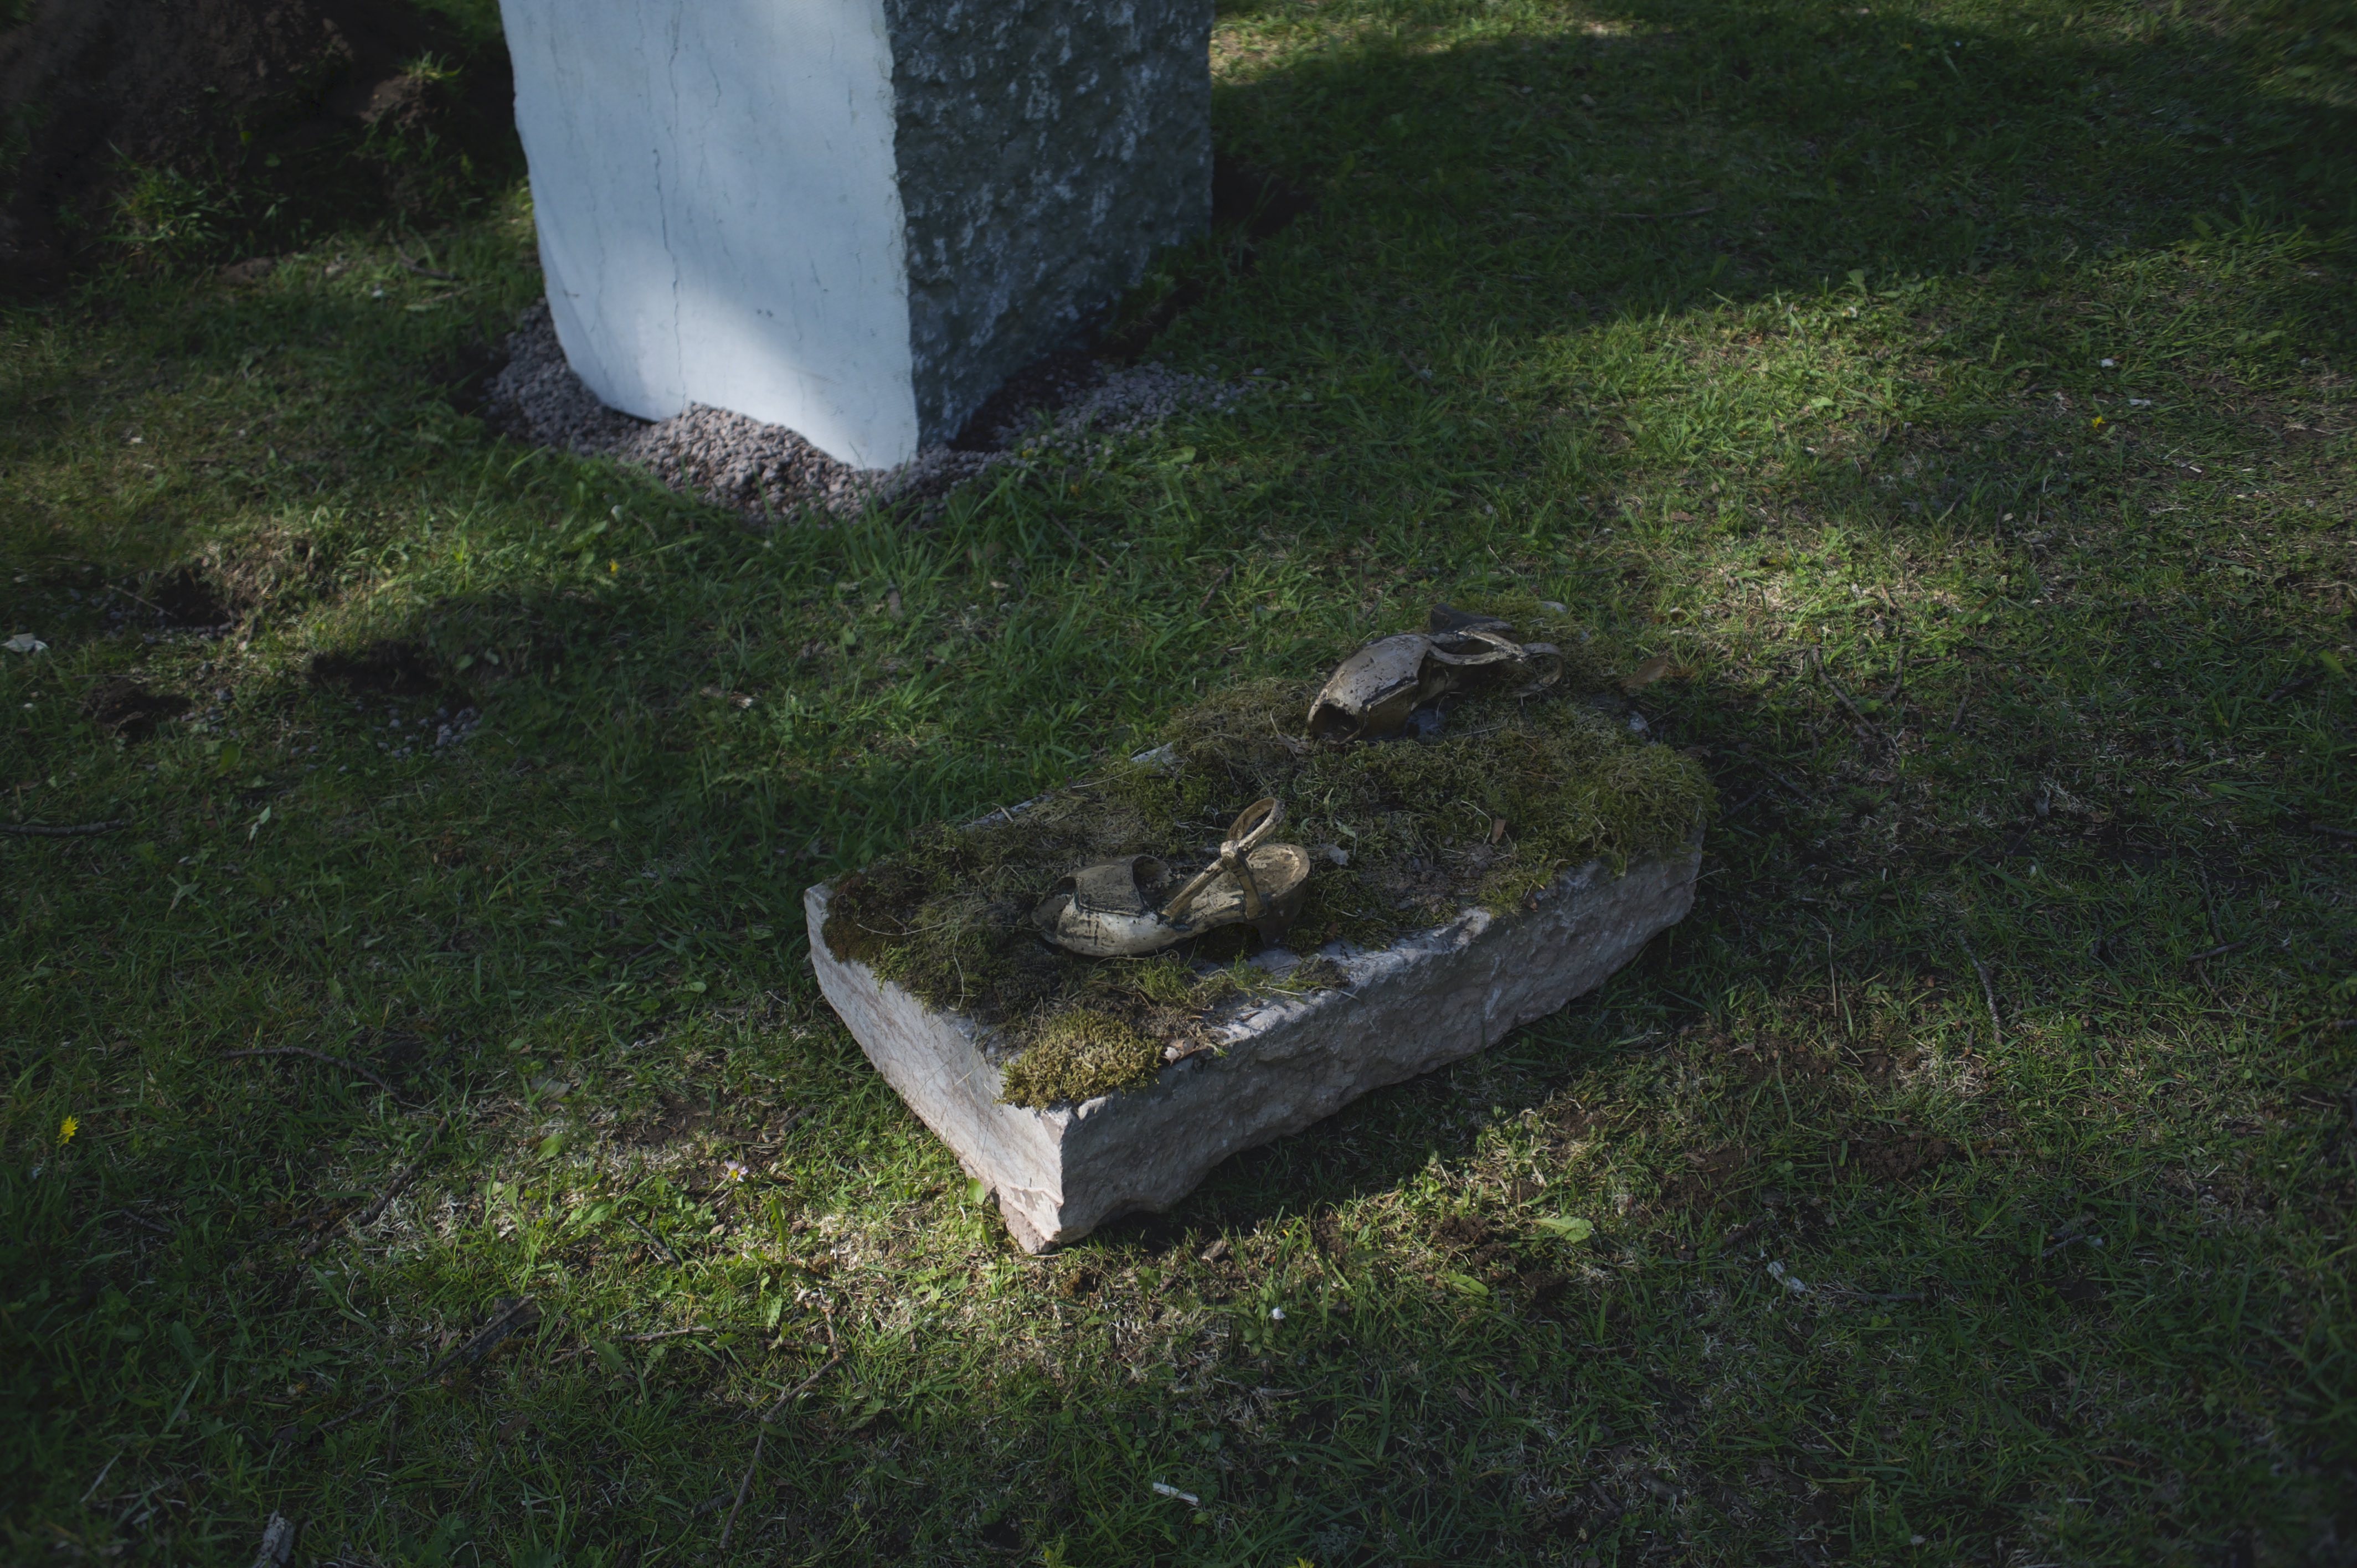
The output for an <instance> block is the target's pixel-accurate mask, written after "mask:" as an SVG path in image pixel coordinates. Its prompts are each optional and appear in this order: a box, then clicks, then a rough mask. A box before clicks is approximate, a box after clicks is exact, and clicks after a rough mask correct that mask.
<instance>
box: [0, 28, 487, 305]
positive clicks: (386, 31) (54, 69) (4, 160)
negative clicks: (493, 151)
mask: <svg viewBox="0 0 2357 1568" xmlns="http://www.w3.org/2000/svg"><path fill="white" fill-rule="evenodd" d="M512 96H513V89H512V85H511V81H510V78H509V73H508V69H507V61H506V58H505V56H504V54H502V53H500V51H498V50H497V49H495V48H494V49H486V48H482V47H479V46H476V45H473V44H471V43H470V42H469V40H468V39H466V38H462V37H460V36H459V35H458V34H457V33H456V32H455V31H454V30H453V29H452V28H450V27H448V26H447V25H446V24H444V23H442V22H441V21H440V20H438V19H436V18H435V17H432V16H427V15H425V14H424V13H421V12H418V11H415V10H413V9H411V8H410V7H409V6H407V5H402V4H400V3H399V0H32V5H31V7H30V11H29V14H28V15H27V17H26V19H25V20H24V21H22V22H20V23H18V24H17V25H16V26H14V27H8V28H6V29H5V31H0V288H6V289H11V290H18V291H21V290H26V289H30V288H37V287H40V286H45V285H53V284H55V283H57V282H59V281H60V280H61V279H62V278H63V277H64V276H65V275H66V274H67V273H68V272H69V271H70V268H71V267H72V266H73V264H74V263H77V262H78V261H81V260H82V259H84V258H86V257H87V256H89V255H90V254H91V253H92V252H93V251H94V250H95V249H96V248H97V246H98V245H99V244H100V243H101V242H102V241H103V240H105V239H106V238H107V237H108V236H109V235H110V234H120V233H121V232H122V231H123V230H124V227H125V225H126V224H127V225H128V226H129V227H130V228H132V229H133V230H137V229H138V228H140V226H141V225H143V224H144V225H146V226H147V228H148V229H149V230H150V231H151V232H150V235H149V238H150V239H151V240H153V241H155V242H156V243H158V244H160V245H165V246H167V248H169V249H170V250H171V251H173V252H175V253H176V254H186V253H188V252H192V251H202V250H204V249H206V248H208V247H209V246H210V247H212V248H221V247H231V246H234V245H235V244H236V242H237V239H238V234H239V231H241V230H242V229H243V228H245V227H247V226H249V224H250V221H251V220H252V218H253V217H257V216H259V211H260V209H259V208H258V209H257V211H256V212H255V213H254V214H248V213H246V212H245V211H243V210H242V208H241V207H240V205H239V203H240V201H241V199H242V200H245V201H250V202H254V203H259V204H261V206H262V207H275V208H277V209H281V210H280V212H279V214H278V221H279V223H280V226H281V227H284V226H285V216H286V210H287V209H290V208H291V209H311V208H316V207H318V206H319V205H320V203H322V202H323V201H328V200H330V199H341V200H345V201H348V202H353V203H358V204H359V205H360V206H361V207H363V208H366V209H371V210H373V211H382V209H383V207H384V206H386V205H387V204H388V203H389V204H390V205H392V206H393V207H394V208H395V209H405V208H411V207H414V205H415V203H416V200H417V199H418V198H419V197H420V196H421V195H422V194H423V187H422V185H421V180H425V179H426V173H427V170H428V167H429V166H431V165H432V164H433V163H434V157H433V156H432V155H433V153H434V151H435V149H436V148H440V149H442V150H444V151H455V150H457V147H458V146H459V145H462V144H464V145H468V146H469V147H472V148H474V149H475V153H476V156H477V158H478V161H479V160H480V155H481V152H482V149H483V147H484V146H485V145H494V144H502V143H511V142H512V140H513V128H512V125H511V100H512ZM356 149H357V150H361V151H362V152H364V153H366V154H367V155H368V156H359V157H355V156H353V155H354V153H355V151H356ZM494 161H498V160H496V159H494ZM143 171H145V172H144V174H143ZM356 176H358V177H356ZM143 180H144V184H143ZM427 183H430V180H428V181H427ZM126 204H127V205H126Z"/></svg>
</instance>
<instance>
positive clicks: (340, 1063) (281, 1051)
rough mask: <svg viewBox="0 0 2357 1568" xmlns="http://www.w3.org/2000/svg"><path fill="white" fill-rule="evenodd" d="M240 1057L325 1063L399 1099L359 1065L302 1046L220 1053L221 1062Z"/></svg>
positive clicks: (392, 1090)
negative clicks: (308, 1059)
mask: <svg viewBox="0 0 2357 1568" xmlns="http://www.w3.org/2000/svg"><path fill="white" fill-rule="evenodd" d="M240 1057H307V1058H310V1059H311V1060H313V1061H315V1062H325V1063H327V1064H328V1066H329V1067H339V1068H342V1069H344V1070H345V1071H346V1072H350V1073H357V1074H358V1075H359V1076H361V1078H364V1079H368V1080H369V1081H370V1082H371V1083H372V1084H375V1085H376V1086H377V1087H378V1088H379V1089H382V1090H384V1091H385V1092H386V1093H387V1094H390V1095H392V1096H393V1099H395V1100H399V1099H400V1098H401V1096H400V1094H399V1093H397V1092H395V1090H394V1089H393V1085H391V1084H389V1083H387V1082H385V1080H384V1079H381V1078H379V1077H378V1076H377V1075H376V1074H374V1073H372V1072H371V1071H369V1069H366V1068H364V1067H362V1066H361V1064H360V1063H358V1062H356V1061H352V1060H350V1059H348V1058H344V1057H335V1056H329V1055H328V1053H327V1052H325V1051H314V1050H309V1049H307V1048H306V1047H302V1046H256V1047H253V1048H252V1049H250V1050H242V1051H223V1052H222V1053H221V1060H223V1061H234V1060H236V1059H237V1058H240Z"/></svg>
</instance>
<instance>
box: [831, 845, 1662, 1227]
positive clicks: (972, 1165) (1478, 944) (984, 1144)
mask: <svg viewBox="0 0 2357 1568" xmlns="http://www.w3.org/2000/svg"><path fill="white" fill-rule="evenodd" d="M1701 859H1702V852H1701V849H1700V847H1699V846H1696V847H1695V848H1694V849H1693V850H1690V851H1688V852H1686V853H1684V854H1676V855H1672V856H1667V857H1663V858H1659V859H1653V860H1648V861H1642V862H1640V863H1638V864H1636V865H1631V867H1630V868H1629V870H1628V872H1627V874H1626V875H1621V876H1617V877H1616V876H1613V875H1609V873H1608V872H1607V871H1606V869H1605V868H1604V866H1603V865H1601V864H1600V863H1595V864H1590V865H1586V866H1583V867H1581V868H1579V869H1578V870H1576V871H1570V872H1566V873H1565V874H1564V875H1563V876H1561V877H1559V878H1558V879H1557V880H1556V881H1555V884H1554V885H1553V886H1551V887H1549V888H1548V889H1547V891H1546V892H1545V893H1544V894H1543V895H1541V896H1540V897H1539V898H1538V900H1537V901H1536V905H1535V907H1534V908H1528V909H1524V910H1521V911H1517V912H1515V913H1513V914H1511V915H1505V916H1496V915H1491V913H1489V912H1488V911H1487V910H1482V909H1471V910H1468V911H1466V912H1465V913H1464V914H1462V915H1459V916H1458V918H1456V919H1454V920H1451V921H1449V922H1448V924H1446V925H1443V926H1437V927H1435V928H1433V929H1429V930H1426V931H1421V932H1418V933H1416V934H1415V935H1413V936H1409V937H1405V938H1403V939H1402V940H1399V941H1397V942H1395V943H1394V944H1393V945H1392V946H1390V947H1388V948H1384V949H1382V950H1376V951H1364V950H1357V949H1352V948H1349V947H1346V946H1343V945H1340V944H1336V945H1334V946H1331V947H1329V948H1327V949H1325V950H1324V951H1323V956H1326V957H1329V958H1331V959H1333V960H1334V961H1336V962H1338V963H1340V965H1341V966H1342V968H1343V970H1344V972H1345V974H1346V975H1347V977H1348V978H1347V983H1345V984H1344V985H1342V986H1340V987H1339V988H1336V989H1329V990H1320V991H1315V992H1311V993H1308V994H1306V995H1302V996H1291V997H1279V998H1275V999H1270V998H1261V999H1257V1000H1254V1001H1251V1002H1247V1003H1243V1004H1239V1005H1238V1007H1237V1008H1236V1009H1235V1010H1234V1011H1233V1012H1232V1014H1231V1015H1229V1016H1226V1017H1224V1018H1222V1019H1220V1020H1218V1032H1219V1034H1220V1036H1221V1044H1220V1046H1219V1047H1218V1049H1217V1050H1216V1051H1207V1052H1200V1053H1198V1054H1196V1055H1193V1056H1189V1057H1187V1058H1183V1059H1181V1060H1179V1061H1178V1062H1175V1063H1173V1064H1172V1065H1170V1066H1169V1067H1167V1068H1165V1069H1163V1070H1162V1073H1161V1076H1160V1077H1159V1078H1158V1079H1157V1080H1156V1081H1155V1082H1154V1083H1153V1084H1152V1085H1150V1086H1147V1087H1144V1088H1140V1089H1133V1090H1125V1091H1124V1092H1121V1093H1118V1094H1111V1095H1104V1096H1101V1097H1100V1098H1098V1099H1095V1100H1091V1101H1086V1102H1085V1103H1083V1104H1080V1105H1061V1106H1055V1107H1052V1108H1050V1109H1049V1110H1046V1111H1035V1110H1030V1109H1028V1108H1025V1107H1022V1106H1016V1105H1004V1104H1001V1103H999V1100H998V1095H999V1084H1000V1075H999V1069H997V1068H996V1067H995V1066H993V1065H992V1064H991V1062H990V1060H989V1058H988V1056H987V1054H986V1050H985V1046H986V1041H985V1038H984V1037H983V1034H982V1032H981V1031H979V1030H978V1029H977V1027H976V1026H975V1025H974V1022H973V1021H972V1020H971V1019H968V1018H965V1017H963V1016H961V1015H957V1014H954V1013H948V1012H942V1011H938V1010H935V1009H933V1008H930V1007H927V1006H925V1005H924V1004H922V1003H920V1002H919V1001H918V1000H917V999H916V998H915V997H913V996H911V995H909V993H907V992H906V991H903V990H902V989H901V988H900V987H899V986H898V985H895V984H892V983H889V982H879V981H878V980H877V978H876V974H875V972H874V971H872V970H870V969H869V968H868V967H867V966H866V965H865V964H862V963H858V962H856V961H842V960H838V959H836V958H835V957H834V955H833V954H832V953H830V952H829V951H828V950H827V947H826V942H825V940H824V938H823V931H824V930H825V927H826V908H827V897H828V893H829V889H828V888H827V887H826V886H824V885H821V886H816V887H813V888H811V889H810V890H809V892H808V893H807V894H805V895H804V897H803V907H804V908H805V910H806V912H807V913H808V916H809V919H810V931H811V961H812V963H813V967H814V968H815V969H816V970H817V972H818V981H819V987H820V989H821V990H822V991H823V992H824V993H826V999H827V1001H828V1002H830V1003H832V1004H834V1010H835V1011H836V1013H838V1014H840V1015H842V1017H843V1020H844V1023H845V1025H846V1026H849V1028H850V1030H851V1032H852V1035H853V1036H854V1037H856V1039H857V1040H858V1041H859V1045H860V1048H861V1049H862V1050H864V1051H866V1053H867V1058H868V1060H870V1061H871V1062H873V1063H875V1064H876V1068H877V1070H878V1071H880V1072H881V1073H883V1075H884V1077H885V1079H886V1080H887V1081H888V1082H889V1083H890V1084H891V1085H892V1087H893V1088H894V1089H895V1090H899V1094H900V1097H901V1098H902V1099H903V1100H905V1101H908V1103H909V1108H910V1109H911V1110H913V1111H915V1112H916V1113H917V1114H918V1116H919V1117H920V1118H921V1119H922V1120H923V1121H924V1122H925V1124H926V1125H927V1126H929V1127H931V1129H932V1130H933V1131H934V1132H935V1133H938V1134H940V1136H941V1138H942V1141H943V1142H944V1143H946V1144H949V1146H950V1147H951V1148H952V1150H953V1151H955V1153H956V1154H957V1156H958V1161H959V1163H960V1164H961V1165H963V1166H964V1167H965V1169H966V1171H967V1173H968V1174H969V1175H971V1176H974V1177H975V1178H977V1179H979V1180H981V1181H983V1182H985V1183H986V1184H987V1185H988V1186H989V1187H990V1188H991V1190H992V1191H994V1192H995V1193H996V1195H997V1197H998V1207H999V1211H1000V1212H1001V1213H1002V1214H1003V1215H1005V1216H1006V1226H1007V1229H1008V1230H1009V1231H1011V1232H1012V1233H1013V1234H1014V1236H1015V1238H1016V1240H1017V1241H1019V1242H1020V1243H1021V1244H1022V1245H1023V1246H1024V1248H1025V1249H1026V1250H1028V1251H1040V1250H1041V1249H1043V1248H1046V1247H1050V1246H1054V1245H1056V1244H1058V1243H1060V1242H1064V1241H1071V1240H1075V1239H1077V1238H1079V1237H1081V1236H1084V1235H1086V1234H1087V1233H1088V1232H1089V1231H1091V1230H1094V1229H1095V1228H1096V1227H1098V1226H1099V1225H1102V1224H1103V1223H1104V1222H1105V1221H1106V1220H1108V1219H1113V1218H1114V1217H1115V1216H1117V1215H1121V1214H1125V1213H1129V1212H1132V1211H1134V1210H1140V1209H1143V1210H1148V1211H1154V1212H1159V1211H1161V1210H1164V1209H1167V1208H1169V1207H1170V1206H1171V1205H1173V1204H1175V1203H1177V1202H1178V1201H1179V1199H1180V1198H1182V1197H1185V1196H1186V1195H1187V1194H1188V1193H1189V1192H1190V1191H1192V1190H1193V1189H1194V1187H1195V1185H1196V1184H1197V1183H1198V1182H1200V1181H1201V1180H1202V1178H1203V1177H1204V1176H1205V1175H1206V1174H1207V1173H1209V1172H1210V1170H1211V1167H1212V1166H1214V1165H1218V1164H1219V1163H1220V1162H1221V1161H1222V1160H1223V1159H1226V1158H1227V1157H1228V1156H1229V1155H1232V1154H1235V1153H1237V1152H1239V1151H1240V1150H1243V1149H1249V1148H1253V1147H1254V1146H1256V1145H1258V1144H1265V1143H1267V1142H1268V1141H1269V1140H1271V1139H1273V1138H1278V1137H1282V1136H1284V1135H1285V1134H1286V1133H1294V1132H1298V1131H1299V1130H1300V1129H1302V1128H1304V1127H1307V1126H1308V1125H1309V1124H1310V1123H1311V1122H1317V1121H1318V1120H1319V1119H1321V1118H1323V1117H1326V1116H1329V1115H1331V1114H1333V1112H1336V1111H1338V1110H1340V1108H1341V1107H1342V1106H1344V1105H1345V1104H1348V1103H1349V1102H1350V1101H1352V1100H1355V1099H1357V1098H1358V1097H1359V1096H1360V1095H1361V1094H1364V1093H1366V1092H1367V1091H1368V1090H1372V1089H1380V1088H1382V1087H1383V1085H1385V1084H1389V1083H1397V1082H1399V1081H1400V1080H1401V1079H1407V1078H1413V1077H1415V1075H1416V1074H1418V1073H1421V1072H1426V1071H1429V1070H1430V1069H1433V1068H1436V1067H1438V1066H1441V1065H1442V1064H1443V1063H1446V1062H1450V1061H1454V1060H1456V1059H1457V1058H1459V1057H1464V1056H1469V1055H1470V1054H1472V1053H1473V1052H1475V1051H1478V1050H1480V1049H1481V1048H1482V1047H1485V1046H1488V1045H1491V1044H1493V1043H1494V1042H1495V1041H1497V1040H1498V1039H1499V1038H1500V1037H1501V1036H1504V1035H1505V1034H1506V1033H1507V1032H1508V1031H1510V1030H1512V1029H1514V1028H1516V1027H1518V1026H1521V1025H1523V1024H1526V1023H1529V1022H1530V1021H1531V1020H1532V1019H1534V1018H1540V1017H1544V1016H1545V1015H1547V1014H1549V1013H1552V1012H1554V1011H1555V1010H1556V1009H1557V1008H1559V1007H1561V1006H1563V1005H1564V1004H1566V1002H1569V1001H1570V1000H1571V999H1572V998H1573V997H1575V996H1577V995H1579V994H1581V993H1584V992H1587V991H1588V990H1591V989H1593V988H1594V987H1595V986H1597V985H1598V984H1599V983H1602V982H1603V981H1604V979H1605V978H1606V977H1607V976H1609V974H1611V973H1612V972H1613V971H1615V970H1617V969H1619V968H1620V966H1621V965H1622V964H1624V963H1626V962H1628V961H1630V960H1631V958H1633V957H1635V956H1636V954H1637V952H1638V950H1640V949H1641V948H1642V947H1643V946H1644V945H1645V943H1646V941H1647V940H1650V939H1651V938H1652V936H1653V935H1654V934H1655V933H1656V932H1659V931H1661V930H1663V929H1665V928H1667V927H1669V926H1672V925H1674V924H1675V923H1676V922H1677V921H1678V920H1680V919H1683V918H1684V916H1685V913H1686V911H1687V909H1688V908H1692V907H1693V904H1694V893H1695V875H1696V872H1697V871H1698V869H1699V867H1700V865H1701Z"/></svg>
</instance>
